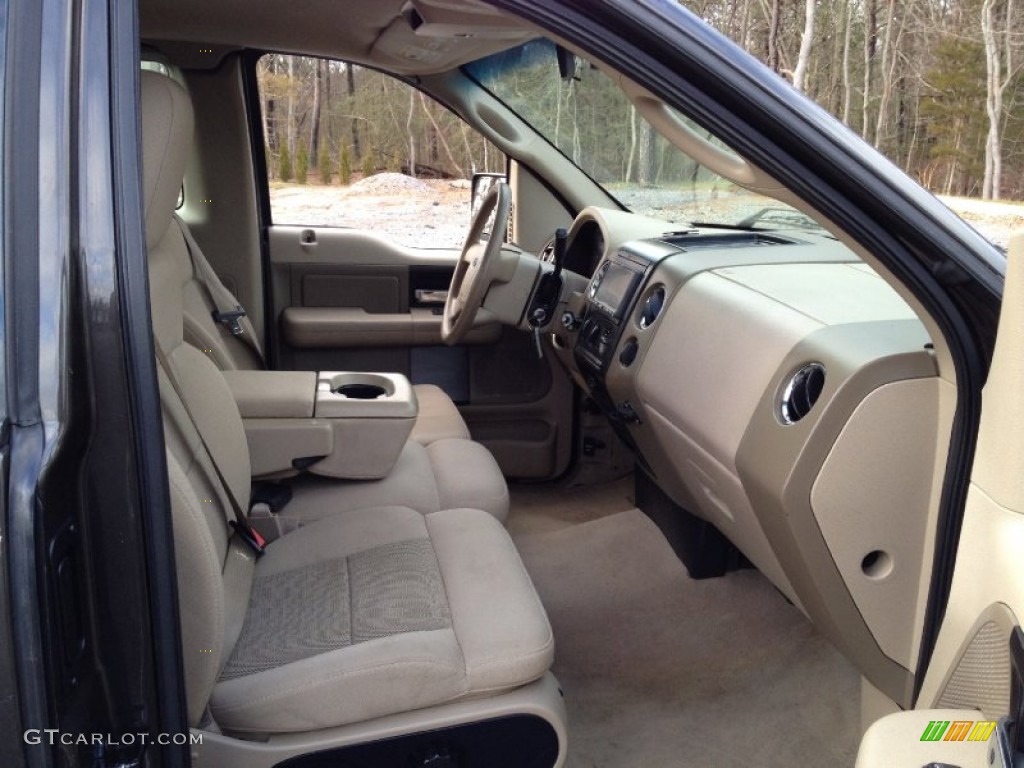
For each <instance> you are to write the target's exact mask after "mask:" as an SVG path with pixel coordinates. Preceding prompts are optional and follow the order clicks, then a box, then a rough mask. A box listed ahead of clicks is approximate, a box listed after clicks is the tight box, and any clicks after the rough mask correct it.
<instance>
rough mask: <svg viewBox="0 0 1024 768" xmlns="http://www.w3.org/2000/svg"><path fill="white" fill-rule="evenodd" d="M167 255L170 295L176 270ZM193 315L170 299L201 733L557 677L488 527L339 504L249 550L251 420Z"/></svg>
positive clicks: (168, 338) (189, 662)
mask: <svg viewBox="0 0 1024 768" xmlns="http://www.w3.org/2000/svg"><path fill="white" fill-rule="evenodd" d="M150 221H152V220H150ZM164 246H165V244H164V243H158V244H157V247H156V248H155V249H154V251H155V253H154V256H153V257H152V258H151V260H150V272H151V281H152V282H153V283H154V285H155V286H158V285H159V284H160V280H161V279H164V278H166V277H167V274H168V273H167V271H166V270H167V269H168V268H169V267H170V268H173V262H170V261H169V260H167V259H165V258H162V257H161V255H162V253H164V252H165V248H164ZM180 313H181V298H180V293H179V292H177V291H154V294H153V334H154V343H155V345H156V347H157V350H158V374H159V379H160V387H161V400H162V402H163V404H164V422H165V438H166V441H167V451H168V477H169V481H170V499H171V512H172V516H173V528H174V546H175V558H176V561H177V570H178V594H179V595H180V596H181V598H182V599H181V602H180V616H181V626H182V649H183V652H184V661H185V673H186V694H187V699H188V709H189V719H190V724H191V725H193V726H200V725H201V724H202V725H203V727H205V728H214V727H216V728H219V729H220V730H222V731H225V732H227V733H229V734H260V735H261V738H265V737H266V735H267V734H282V733H294V732H312V731H319V730H321V729H326V728H332V727H336V726H341V725H346V724H352V723H363V722H366V721H372V720H373V719H375V718H381V717H384V716H386V715H393V714H396V713H402V712H408V711H411V710H417V709H421V708H425V707H432V706H436V705H441V704H444V703H446V702H453V701H456V700H464V699H479V700H481V701H480V702H479V703H475V704H474V706H479V707H482V708H483V710H484V711H486V709H487V704H486V701H483V700H485V699H487V698H488V697H494V696H500V695H501V694H502V693H503V692H506V691H510V690H513V689H516V688H519V687H521V686H526V685H527V684H530V683H532V682H534V681H537V680H539V679H540V678H542V677H543V676H545V673H546V672H547V670H548V668H549V666H550V664H551V661H552V654H553V639H552V634H551V627H550V625H549V624H548V621H547V617H546V614H545V613H544V609H543V607H542V605H541V603H540V600H539V598H538V596H537V594H536V591H535V590H534V588H533V585H532V583H531V581H530V578H529V576H528V575H527V573H526V571H525V569H524V568H523V564H522V562H521V561H520V559H519V556H518V554H517V553H516V550H515V547H514V545H513V543H512V541H511V539H510V538H509V535H508V533H507V532H506V531H505V529H504V528H503V527H502V525H501V523H500V522H498V521H497V520H496V519H495V518H494V517H493V516H492V515H490V514H488V513H486V512H483V511H481V510H477V509H452V510H443V511H438V512H432V513H427V514H424V513H422V512H419V511H415V510H413V509H409V508H406V507H401V506H379V507H376V508H370V509H350V510H347V511H338V510H337V509H333V508H332V505H331V499H332V495H331V494H330V493H324V494H323V496H322V497H321V502H322V504H323V505H324V506H325V507H326V508H328V511H330V512H331V514H328V515H325V516H324V518H323V519H322V520H320V521H319V522H314V523H311V524H309V525H306V526H304V527H302V528H300V529H298V530H296V531H294V532H292V533H289V534H287V535H286V536H284V537H282V538H280V539H278V540H276V541H274V542H271V543H270V544H269V546H267V547H266V549H265V551H263V552H262V553H259V552H258V547H257V546H254V545H252V544H250V543H248V542H247V541H246V537H245V536H244V535H242V534H243V533H244V530H243V529H242V528H241V526H243V525H244V523H245V520H244V512H242V511H240V510H245V509H247V508H248V502H249V462H248V451H247V449H246V445H245V434H244V428H243V426H242V421H241V416H240V415H239V413H238V409H237V407H236V405H235V402H234V400H233V398H232V395H231V391H230V389H229V388H228V386H227V383H226V382H225V380H224V378H223V376H222V375H221V373H220V371H219V370H218V369H217V368H216V366H215V365H214V364H213V363H212V362H211V361H210V360H209V359H208V358H207V357H206V356H205V355H204V354H203V353H202V352H200V351H199V350H197V349H195V348H194V347H192V346H190V345H188V344H185V343H184V341H183V338H182V328H181V322H180ZM337 492H339V493H340V491H337ZM226 500H227V501H226ZM231 500H234V501H231ZM233 528H234V532H233V530H232V529H233ZM204 712H208V713H209V714H208V717H209V718H210V719H211V720H212V723H209V722H204ZM213 723H215V724H216V725H215V726H214V725H213ZM299 743H301V742H299Z"/></svg>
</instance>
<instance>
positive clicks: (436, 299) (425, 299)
mask: <svg viewBox="0 0 1024 768" xmlns="http://www.w3.org/2000/svg"><path fill="white" fill-rule="evenodd" d="M413 296H414V297H415V298H416V302H417V303H418V304H444V303H445V302H446V301H448V291H446V290H435V289H431V288H417V289H416V290H415V291H414V292H413Z"/></svg>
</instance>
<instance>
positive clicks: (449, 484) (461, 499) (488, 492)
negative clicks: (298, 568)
mask: <svg viewBox="0 0 1024 768" xmlns="http://www.w3.org/2000/svg"><path fill="white" fill-rule="evenodd" d="M508 503H509V502H508V486H507V485H506V484H505V478H504V477H503V476H502V474H501V469H500V468H499V467H498V463H497V462H496V461H495V460H494V457H493V456H492V455H491V453H490V451H488V450H487V449H486V448H484V447H483V446H482V445H480V444H479V443H474V442H472V441H471V440H452V439H447V440H438V441H436V442H434V443H431V444H430V445H428V446H426V447H424V446H422V445H420V444H419V443H416V442H413V441H409V442H408V443H406V445H405V448H403V449H402V453H401V454H399V456H398V461H397V462H396V463H395V466H394V467H393V468H392V470H391V472H390V473H389V474H388V476H387V477H385V478H382V479H380V480H359V481H346V480H335V479H332V478H322V477H316V476H314V475H303V476H301V477H298V478H296V479H295V480H293V481H292V500H291V502H290V503H289V504H288V506H286V507H285V508H284V510H283V511H282V512H281V516H282V517H283V518H285V519H288V520H295V521H299V522H301V523H303V524H305V523H309V522H313V521H315V520H319V519H321V518H323V517H326V516H328V515H333V514H335V513H337V512H344V511H347V510H354V509H363V508H365V507H380V506H388V505H397V506H404V507H410V508H412V509H415V510H417V511H419V512H421V513H424V514H426V513H428V512H437V511H438V510H440V509H455V508H457V507H470V508H474V509H482V510H484V511H485V512H488V513H490V514H491V515H493V516H494V517H495V518H496V519H498V520H502V521H504V519H505V518H506V517H507V516H508Z"/></svg>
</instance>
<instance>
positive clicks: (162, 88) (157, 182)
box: [141, 70, 193, 250]
mask: <svg viewBox="0 0 1024 768" xmlns="http://www.w3.org/2000/svg"><path fill="white" fill-rule="evenodd" d="M141 85H142V99H141V105H142V170H143V191H144V194H145V197H144V198H143V203H144V205H145V210H146V245H147V246H148V247H149V248H150V249H151V250H152V249H153V248H154V247H155V246H156V244H157V243H159V242H160V240H161V239H162V238H163V236H164V235H165V234H166V233H167V227H168V226H169V225H170V223H171V217H172V216H173V215H174V209H175V206H176V204H177V202H178V193H179V191H180V190H181V182H182V179H184V178H185V163H186V162H187V161H188V156H189V152H191V151H192V120H193V117H192V103H191V101H189V98H188V94H187V93H186V92H185V89H184V88H182V87H181V86H180V85H178V84H177V83H176V82H174V81H173V80H172V79H171V78H169V77H167V76H166V75H162V74H160V73H159V72H151V71H149V70H143V72H142V81H141Z"/></svg>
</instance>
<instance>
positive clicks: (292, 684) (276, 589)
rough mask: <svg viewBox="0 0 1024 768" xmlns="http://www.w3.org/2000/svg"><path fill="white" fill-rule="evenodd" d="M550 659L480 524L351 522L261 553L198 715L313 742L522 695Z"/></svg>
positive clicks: (512, 572)
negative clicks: (241, 621) (468, 702)
mask: <svg viewBox="0 0 1024 768" xmlns="http://www.w3.org/2000/svg"><path fill="white" fill-rule="evenodd" d="M552 655H553V640H552V635H551V628H550V625H549V624H548V621H547V617H546V615H545V613H544V609H543V607H542V606H541V603H540V600H539V598H538V597H537V593H536V591H535V590H534V588H533V584H532V583H531V582H530V579H529V576H528V575H527V574H526V571H525V569H524V568H523V565H522V561H521V560H520V559H519V556H518V554H517V553H516V550H515V547H514V546H513V544H512V541H511V539H510V538H509V537H508V534H507V533H506V532H505V530H504V528H502V526H501V524H500V523H498V522H497V521H496V520H495V519H494V518H493V517H492V516H490V515H488V514H486V513H484V512H481V511H479V510H472V509H459V510H445V511H440V512H434V513H430V514H427V515H423V514H421V513H419V512H416V511H414V510H411V509H407V508H401V507H383V508H377V509H368V510H357V511H353V512H347V513H341V514H336V515H333V516H331V517H328V518H325V519H323V520H321V521H319V522H317V523H313V524H311V525H308V526H306V527H303V528H301V529H300V530H298V531H296V532H294V533H292V534H289V535H288V536H285V537H284V538H282V539H279V540H278V541H276V542H274V543H273V544H271V545H270V546H269V547H268V548H267V551H266V553H265V555H264V556H263V557H262V558H261V559H260V560H259V562H258V563H257V567H256V576H255V581H254V583H253V589H252V596H251V598H250V602H249V609H248V614H247V616H246V621H245V625H244V627H243V629H242V633H241V635H240V637H239V639H238V642H237V643H236V644H235V647H234V649H233V651H232V653H231V655H230V657H229V658H228V661H227V664H226V665H225V667H224V669H223V670H222V672H221V676H220V679H219V681H218V682H217V684H216V686H215V687H214V690H213V695H212V697H211V699H210V710H211V713H212V714H213V716H214V718H215V719H216V721H217V722H218V723H219V724H220V726H221V727H223V728H225V729H226V730H228V731H237V732H261V733H283V732H295V731H308V730H316V729H320V728H328V727H332V726H336V725H343V724H346V723H353V722H359V721H362V720H367V719H370V718H374V717H380V716H384V715H388V714H393V713H397V712H405V711H409V710H412V709H418V708H422V707H426V706H432V705H435V704H440V703H443V702H446V701H453V700H455V699H459V698H463V697H467V696H474V695H479V694H482V693H487V692H494V691H499V690H507V689H511V688H514V687H517V686H519V685H524V684H526V683H528V682H531V681H533V680H536V679H537V678H539V677H541V676H542V675H543V674H544V672H546V671H547V669H548V667H549V666H550V664H551V661H552Z"/></svg>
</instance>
